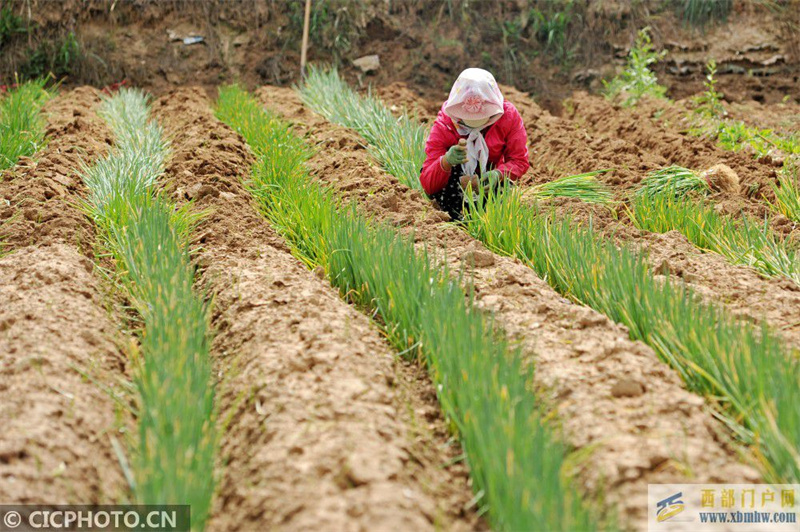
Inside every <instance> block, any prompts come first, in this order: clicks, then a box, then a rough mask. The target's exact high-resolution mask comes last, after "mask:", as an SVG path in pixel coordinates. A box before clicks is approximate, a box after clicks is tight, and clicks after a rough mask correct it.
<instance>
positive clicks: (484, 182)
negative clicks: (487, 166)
mask: <svg viewBox="0 0 800 532" xmlns="http://www.w3.org/2000/svg"><path fill="white" fill-rule="evenodd" d="M505 178H506V176H505V175H504V174H503V172H501V171H500V170H489V171H488V172H484V173H483V175H482V176H481V186H482V187H483V192H484V193H485V194H488V193H489V192H491V191H492V190H495V189H496V188H497V185H499V184H500V183H502V182H503V180H504V179H505Z"/></svg>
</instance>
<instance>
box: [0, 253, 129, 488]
mask: <svg viewBox="0 0 800 532" xmlns="http://www.w3.org/2000/svg"><path fill="white" fill-rule="evenodd" d="M101 294H102V292H101V290H100V288H99V287H98V283H97V281H96V279H95V278H94V276H93V275H92V262H91V261H90V260H89V259H87V258H86V257H84V256H82V255H81V254H79V253H78V252H77V250H76V249H75V248H74V247H71V246H67V245H63V244H54V245H49V246H31V247H27V248H24V249H21V250H19V251H16V252H14V253H11V254H10V255H7V256H5V257H3V258H2V259H0V300H2V301H3V304H2V306H0V331H2V334H0V374H2V378H0V392H2V395H3V401H2V407H0V418H2V419H3V436H2V438H0V500H2V501H3V502H4V503H5V504H12V503H25V504H58V503H62V504H67V503H72V504H78V503H80V504H101V503H102V504H109V503H113V502H117V501H119V500H120V499H121V497H122V495H124V493H125V491H126V489H127V485H126V483H125V482H124V480H123V477H122V471H121V467H120V465H119V462H118V461H117V458H116V456H115V455H114V453H113V451H112V445H111V439H112V438H115V437H116V439H117V440H118V441H119V443H120V444H122V445H123V447H124V444H125V435H124V434H121V433H120V432H119V431H118V430H117V427H116V424H117V423H118V421H117V419H116V418H117V416H116V415H115V410H117V409H118V408H119V407H116V408H115V404H114V400H113V399H112V398H111V397H110V395H109V392H110V391H112V390H113V391H114V393H117V394H119V395H120V396H123V395H124V394H122V393H120V388H122V386H121V385H122V383H121V382H118V379H119V375H120V374H122V373H123V370H124V366H125V357H124V355H123V354H122V353H121V352H120V349H119V348H118V347H117V343H116V342H117V341H118V339H119V334H118V330H117V328H116V326H115V325H114V323H113V321H112V319H111V316H110V314H109V313H108V312H107V311H106V310H105V309H104V301H103V298H102V295H101ZM82 374H85V375H86V376H88V377H89V379H91V380H89V379H87V377H84V376H83V375H82ZM106 390H108V391H109V392H107V391H106Z"/></svg>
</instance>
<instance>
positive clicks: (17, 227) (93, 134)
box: [0, 87, 111, 256]
mask: <svg viewBox="0 0 800 532" xmlns="http://www.w3.org/2000/svg"><path fill="white" fill-rule="evenodd" d="M99 101H100V98H99V95H98V92H97V91H96V90H95V89H92V88H91V87H81V88H78V89H75V90H72V91H69V92H64V93H61V94H59V95H58V96H57V97H56V98H54V99H53V100H52V101H50V102H49V103H48V104H47V105H46V107H45V112H46V114H47V128H46V135H47V139H48V144H47V146H46V147H45V148H44V149H43V150H42V151H40V152H39V153H37V154H36V155H34V156H33V157H23V158H22V159H21V160H20V161H19V163H18V164H17V165H16V166H15V167H13V168H11V169H9V170H7V171H6V172H4V173H3V175H2V177H0V197H2V199H0V245H2V246H3V248H4V249H6V250H9V249H18V248H21V247H24V246H27V245H31V244H34V243H36V244H39V245H49V244H53V243H57V242H59V243H66V244H70V245H74V246H77V247H78V249H79V250H81V252H83V253H84V254H86V255H87V256H89V255H90V254H91V251H92V250H91V242H92V241H93V240H94V228H93V224H92V223H91V221H90V220H89V219H88V218H87V217H86V216H85V215H84V214H83V213H82V212H81V211H80V209H78V208H76V205H77V203H78V202H79V201H80V199H81V198H82V197H83V196H84V193H85V190H86V187H85V186H84V185H83V181H82V180H81V178H80V176H79V175H78V172H79V170H80V167H81V163H85V164H91V162H92V161H93V160H94V159H95V158H98V157H100V156H102V155H103V154H104V153H105V152H106V150H107V149H108V146H109V145H110V144H111V133H110V131H109V129H108V127H107V126H106V125H105V122H104V121H103V120H102V119H101V118H100V117H99V116H97V114H95V112H94V107H95V106H96V104H97V103H98V102H99Z"/></svg>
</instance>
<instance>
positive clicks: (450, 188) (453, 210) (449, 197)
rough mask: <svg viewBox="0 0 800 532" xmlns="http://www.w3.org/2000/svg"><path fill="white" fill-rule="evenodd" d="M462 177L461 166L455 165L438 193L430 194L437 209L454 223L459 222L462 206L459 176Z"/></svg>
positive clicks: (462, 198)
mask: <svg viewBox="0 0 800 532" xmlns="http://www.w3.org/2000/svg"><path fill="white" fill-rule="evenodd" d="M462 175H464V172H463V170H461V165H460V164H457V165H455V166H454V167H453V169H452V170H450V179H448V180H447V184H446V185H445V186H444V188H443V189H442V190H440V191H439V192H437V193H435V194H432V195H431V199H433V200H435V201H436V203H437V204H438V205H439V208H440V209H442V210H443V211H444V212H446V213H447V214H449V215H450V218H452V219H453V220H454V221H461V218H462V213H461V209H462V207H463V206H464V190H463V189H462V188H461V181H460V178H461V176H462Z"/></svg>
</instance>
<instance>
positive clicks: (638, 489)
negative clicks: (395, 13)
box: [257, 87, 759, 529]
mask: <svg viewBox="0 0 800 532" xmlns="http://www.w3.org/2000/svg"><path fill="white" fill-rule="evenodd" d="M257 94H258V96H259V98H260V101H261V102H262V103H264V104H265V105H266V106H267V107H269V108H270V109H272V110H274V111H277V112H280V113H283V114H284V116H285V117H286V118H287V119H289V120H291V121H293V122H294V123H295V125H296V126H297V127H298V130H300V131H301V132H305V133H306V134H307V135H308V136H309V137H310V139H311V140H312V141H315V142H317V143H319V144H320V147H321V149H320V150H319V151H318V153H317V155H316V156H315V157H314V158H313V159H312V160H311V162H310V167H311V169H312V173H313V174H314V175H315V176H316V178H317V179H319V180H320V181H323V182H325V183H328V184H330V185H331V186H333V187H334V188H336V189H337V190H338V191H339V192H341V193H342V194H343V195H345V197H348V198H350V199H352V200H354V201H356V202H357V203H358V204H359V205H360V207H361V208H362V209H363V210H364V211H365V212H367V213H370V214H372V215H375V216H376V217H377V218H379V219H383V220H385V221H387V222H389V223H391V224H394V225H396V226H398V227H399V228H400V229H401V230H402V231H405V232H413V233H414V235H415V238H416V239H417V240H418V241H419V242H420V244H425V245H427V246H428V247H429V248H435V247H440V246H441V247H445V248H446V250H447V254H448V259H449V261H450V264H451V267H452V268H453V271H459V268H460V267H461V266H462V264H464V265H465V266H468V265H470V264H474V265H475V266H476V267H475V268H474V269H472V271H471V273H472V274H474V284H475V290H476V298H477V301H478V304H479V305H480V306H481V307H483V308H485V309H487V310H489V311H493V312H494V313H495V314H496V316H497V317H498V321H499V323H500V324H501V325H502V326H503V327H504V329H505V330H506V331H507V332H508V333H509V335H510V336H511V337H512V338H513V339H515V340H518V341H520V342H521V344H522V346H523V349H524V351H525V353H526V356H527V357H528V360H530V361H531V362H533V361H535V363H536V368H537V370H536V383H535V385H536V386H537V387H540V388H542V389H544V390H547V397H548V398H549V399H551V400H552V401H553V404H554V405H555V407H556V408H557V410H558V414H559V416H558V417H559V422H560V423H561V425H562V426H563V429H564V432H565V437H566V439H567V441H568V442H569V443H570V444H572V445H573V446H574V447H576V448H578V449H591V456H590V458H587V459H586V461H582V462H581V463H580V464H578V466H579V467H578V472H577V474H578V478H579V483H580V485H582V486H584V487H585V490H586V492H588V493H589V494H592V495H599V494H604V496H605V497H606V500H607V501H609V502H611V503H613V504H615V505H617V507H618V508H619V512H620V516H621V519H622V521H623V522H624V523H625V525H626V526H628V527H630V528H638V529H641V528H644V525H645V519H646V516H647V508H646V498H647V484H648V483H659V482H662V483H665V482H687V481H689V473H688V472H689V471H691V481H692V482H750V481H754V480H757V479H758V478H759V475H758V474H757V473H756V472H755V471H754V470H753V469H752V468H750V467H748V466H745V465H742V464H741V463H739V461H738V460H737V457H736V455H735V453H734V452H733V451H732V450H731V448H730V447H729V446H728V443H727V442H726V439H727V437H726V436H725V435H724V433H723V431H722V428H721V427H720V426H719V425H718V423H717V422H716V421H715V420H714V419H713V416H712V415H711V413H710V412H709V411H708V409H707V407H706V406H705V405H704V401H703V399H702V398H700V397H698V396H696V395H694V394H691V393H689V392H688V391H686V390H685V389H684V388H683V384H682V382H681V381H680V379H679V378H678V376H677V375H676V374H675V372H673V371H672V370H671V369H670V368H668V367H667V366H666V365H665V364H663V363H661V362H660V361H659V360H658V359H657V357H656V355H655V353H654V352H653V351H652V350H651V349H650V348H649V347H647V346H645V345H644V344H642V343H640V342H632V341H630V340H629V338H628V334H627V330H626V329H625V328H623V327H621V326H618V325H616V324H613V323H612V322H610V320H608V319H607V318H606V317H605V316H602V315H600V314H598V313H596V312H594V311H592V310H591V309H588V308H585V307H581V306H578V305H574V304H572V303H570V302H569V301H567V300H565V299H564V298H562V297H561V296H559V295H558V294H557V293H555V292H554V291H553V290H552V289H551V288H550V287H549V286H548V285H547V284H546V283H545V282H544V281H542V280H541V279H539V278H538V277H537V276H536V275H535V273H534V272H533V270H531V269H530V268H528V267H526V266H524V265H522V264H521V263H520V262H519V261H515V260H512V259H509V258H505V257H500V256H498V255H495V254H493V253H490V252H488V251H487V250H486V249H485V248H484V247H483V246H482V245H481V244H480V243H479V242H477V241H475V240H474V239H472V238H471V237H469V235H467V234H466V233H464V232H463V231H460V230H458V229H456V228H455V227H454V226H452V225H450V224H448V223H446V220H448V216H447V215H445V214H443V213H441V212H439V211H436V210H434V209H433V208H432V206H431V204H430V202H429V201H428V200H427V199H425V198H424V197H423V196H422V194H420V193H419V192H417V191H414V190H411V189H409V188H408V187H406V186H404V185H401V184H400V183H399V182H398V181H397V179H396V178H394V177H392V176H390V175H388V174H386V173H385V172H383V171H382V170H381V169H379V168H378V167H377V166H376V164H375V163H374V162H373V161H372V160H371V159H370V158H369V156H368V155H367V153H366V150H365V149H364V148H363V146H362V142H363V141H362V140H361V139H360V138H359V137H358V136H357V135H356V134H355V133H353V132H352V131H349V130H346V129H344V128H341V127H338V126H335V125H332V124H330V123H329V122H327V121H326V120H324V119H323V118H321V117H319V116H318V115H315V114H314V113H313V112H312V111H310V110H309V109H306V108H304V107H303V105H302V103H301V102H300V100H299V98H298V96H297V94H296V93H295V92H294V91H292V90H291V89H286V88H278V87H263V88H261V89H259V91H258V93H257ZM398 103H399V104H402V103H404V102H398ZM462 261H463V262H462Z"/></svg>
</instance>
